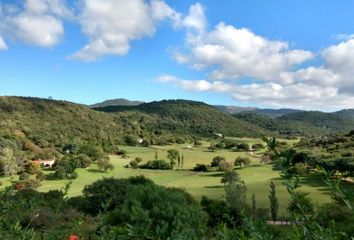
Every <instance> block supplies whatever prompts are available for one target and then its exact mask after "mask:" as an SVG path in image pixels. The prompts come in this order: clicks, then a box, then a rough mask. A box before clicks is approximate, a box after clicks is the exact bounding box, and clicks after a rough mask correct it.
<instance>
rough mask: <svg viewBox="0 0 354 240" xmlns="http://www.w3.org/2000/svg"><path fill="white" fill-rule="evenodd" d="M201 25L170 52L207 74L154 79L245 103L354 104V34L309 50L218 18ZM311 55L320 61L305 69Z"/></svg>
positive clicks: (310, 106)
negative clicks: (209, 25) (210, 24)
mask: <svg viewBox="0 0 354 240" xmlns="http://www.w3.org/2000/svg"><path fill="white" fill-rule="evenodd" d="M201 9H202V8H201ZM202 10H203V9H202ZM200 15H201V16H204V13H201V14H200ZM203 26H204V28H203V31H197V32H192V31H188V29H187V34H186V40H185V45H186V47H185V48H184V49H182V50H181V49H179V51H175V52H173V57H174V58H175V60H176V61H177V62H178V63H180V64H185V65H188V66H190V67H192V68H193V69H195V70H197V71H202V72H203V73H204V74H205V75H206V78H205V79H199V80H186V79H182V78H179V77H176V76H170V75H163V76H161V77H159V78H158V79H157V81H158V82H161V83H165V84H172V85H174V86H178V87H181V88H183V89H186V90H190V91H212V92H219V93H222V94H229V95H230V96H231V97H233V98H234V99H236V100H238V101H241V102H244V103H248V104H250V105H254V104H255V105H262V106H269V107H293V108H302V109H326V110H329V109H333V110H334V109H342V108H354V84H353V77H352V76H354V39H353V37H352V36H353V35H346V36H345V37H344V36H341V39H342V42H341V43H339V44H337V45H333V46H330V47H328V48H326V49H324V50H323V51H321V52H320V53H313V52H310V51H306V50H302V49H293V48H291V47H290V44H289V43H288V42H286V41H280V40H271V39H267V38H265V37H263V36H260V35H257V34H255V33H253V32H252V31H251V30H250V29H246V28H237V27H235V26H232V25H227V24H225V23H223V22H221V23H219V24H217V25H216V26H215V27H214V28H213V29H212V30H210V31H208V30H207V28H206V26H207V24H206V23H205V24H204V25H203ZM201 29H202V28H201ZM337 39H339V37H338V38H337ZM315 57H318V58H321V60H322V62H323V64H322V65H320V66H311V64H306V67H304V63H305V62H306V61H308V60H310V59H312V58H315Z"/></svg>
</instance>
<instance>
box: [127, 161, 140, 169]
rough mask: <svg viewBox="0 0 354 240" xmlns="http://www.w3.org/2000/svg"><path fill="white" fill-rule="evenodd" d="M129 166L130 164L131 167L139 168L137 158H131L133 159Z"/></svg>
mask: <svg viewBox="0 0 354 240" xmlns="http://www.w3.org/2000/svg"><path fill="white" fill-rule="evenodd" d="M129 166H130V167H131V168H137V167H138V162H137V161H136V160H131V161H130V162H129Z"/></svg>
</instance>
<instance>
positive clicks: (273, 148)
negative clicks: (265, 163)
mask: <svg viewBox="0 0 354 240" xmlns="http://www.w3.org/2000/svg"><path fill="white" fill-rule="evenodd" d="M261 139H262V140H263V141H264V142H265V143H266V144H267V147H268V151H269V152H274V154H275V155H279V152H278V150H277V147H278V146H279V142H278V141H277V139H276V138H275V137H273V138H270V139H268V138H267V137H266V136H264V135H262V136H261Z"/></svg>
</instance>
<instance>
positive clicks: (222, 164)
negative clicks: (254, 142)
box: [193, 156, 251, 172]
mask: <svg viewBox="0 0 354 240" xmlns="http://www.w3.org/2000/svg"><path fill="white" fill-rule="evenodd" d="M249 164H251V160H250V159H249V158H248V157H241V156H238V157H237V158H236V159H235V161H234V162H233V163H231V162H229V161H226V159H225V157H223V156H216V157H214V158H213V159H212V160H211V163H210V164H208V165H207V164H200V163H198V164H196V166H195V167H194V168H193V171H196V172H208V171H228V170H233V169H234V166H239V167H240V168H242V167H243V166H245V165H249Z"/></svg>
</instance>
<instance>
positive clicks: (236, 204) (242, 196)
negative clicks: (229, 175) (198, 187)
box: [224, 171, 247, 210]
mask: <svg viewBox="0 0 354 240" xmlns="http://www.w3.org/2000/svg"><path fill="white" fill-rule="evenodd" d="M232 172H234V171H232ZM233 176H236V178H235V179H232V181H227V182H226V183H225V186H224V190H225V193H226V202H227V203H228V204H229V206H230V207H232V208H235V209H238V210H241V209H244V207H245V206H246V193H247V187H246V185H245V182H244V181H242V180H241V178H240V177H239V176H238V174H236V175H233Z"/></svg>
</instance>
